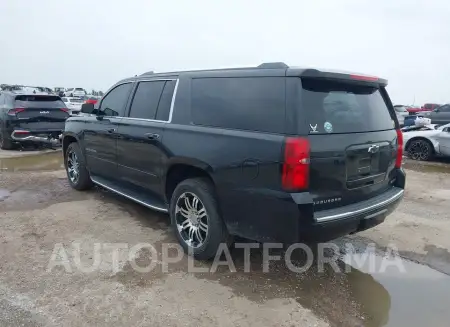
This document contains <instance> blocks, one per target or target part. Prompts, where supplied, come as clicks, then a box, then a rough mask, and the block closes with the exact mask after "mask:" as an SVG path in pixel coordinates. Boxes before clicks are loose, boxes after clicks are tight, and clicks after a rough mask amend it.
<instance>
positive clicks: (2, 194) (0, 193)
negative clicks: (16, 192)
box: [0, 188, 11, 201]
mask: <svg viewBox="0 0 450 327" xmlns="http://www.w3.org/2000/svg"><path fill="white" fill-rule="evenodd" d="M10 195H11V192H9V191H8V190H5V189H3V188H0V201H3V200H4V199H6V198H8V197H9V196H10Z"/></svg>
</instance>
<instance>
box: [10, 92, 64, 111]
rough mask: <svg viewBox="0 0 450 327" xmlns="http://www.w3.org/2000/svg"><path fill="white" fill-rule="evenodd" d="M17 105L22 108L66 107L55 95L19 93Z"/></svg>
mask: <svg viewBox="0 0 450 327" xmlns="http://www.w3.org/2000/svg"><path fill="white" fill-rule="evenodd" d="M15 100H16V101H15V106H16V107H21V108H65V107H66V105H65V104H64V102H63V101H62V100H61V98H60V97H58V96H53V95H17V96H16V99H15Z"/></svg>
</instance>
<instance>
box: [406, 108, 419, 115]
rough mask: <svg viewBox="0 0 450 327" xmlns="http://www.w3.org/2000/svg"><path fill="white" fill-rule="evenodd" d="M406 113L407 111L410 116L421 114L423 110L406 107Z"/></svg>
mask: <svg viewBox="0 0 450 327" xmlns="http://www.w3.org/2000/svg"><path fill="white" fill-rule="evenodd" d="M406 111H408V112H409V114H410V115H416V114H418V113H421V112H422V111H423V109H422V108H420V107H417V106H406Z"/></svg>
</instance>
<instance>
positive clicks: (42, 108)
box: [14, 95, 69, 130]
mask: <svg viewBox="0 0 450 327" xmlns="http://www.w3.org/2000/svg"><path fill="white" fill-rule="evenodd" d="M14 111H15V117H16V119H17V123H16V126H18V127H21V128H26V129H37V130H45V129H53V130H58V129H64V123H65V121H66V119H67V118H68V117H69V114H68V112H67V108H66V106H65V104H64V102H62V100H61V98H60V97H58V96H51V95H18V96H16V98H15V109H14Z"/></svg>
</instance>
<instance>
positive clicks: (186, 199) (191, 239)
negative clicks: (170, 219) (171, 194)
mask: <svg viewBox="0 0 450 327" xmlns="http://www.w3.org/2000/svg"><path fill="white" fill-rule="evenodd" d="M175 221H176V225H177V230H178V233H179V234H180V236H181V238H182V239H183V241H184V242H185V243H186V244H187V245H188V246H190V247H193V248H198V247H200V246H202V245H203V244H204V243H205V241H206V239H207V237H208V214H207V212H206V208H205V206H204V205H203V203H202V201H201V200H200V199H199V198H198V196H196V195H195V194H193V193H191V192H185V193H183V194H181V195H180V197H179V198H178V200H177V204H176V207H175Z"/></svg>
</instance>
